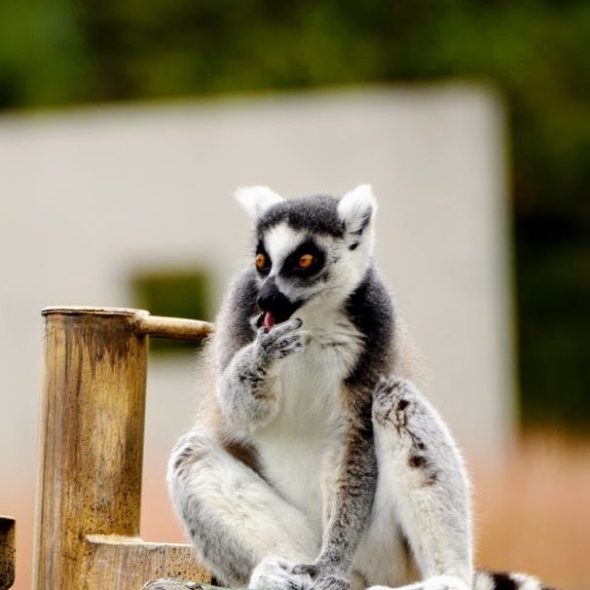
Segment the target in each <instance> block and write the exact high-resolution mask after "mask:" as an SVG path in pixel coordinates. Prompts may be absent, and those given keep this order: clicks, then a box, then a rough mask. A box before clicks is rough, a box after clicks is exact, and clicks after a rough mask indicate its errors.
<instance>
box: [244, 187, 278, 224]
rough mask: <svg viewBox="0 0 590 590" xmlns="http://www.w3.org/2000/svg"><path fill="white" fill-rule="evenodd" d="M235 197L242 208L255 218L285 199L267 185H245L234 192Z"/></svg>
mask: <svg viewBox="0 0 590 590" xmlns="http://www.w3.org/2000/svg"><path fill="white" fill-rule="evenodd" d="M234 197H235V198H236V200H237V201H238V203H239V204H240V205H241V206H242V208H243V209H244V210H245V211H246V213H248V215H249V216H250V217H252V218H253V219H257V218H258V217H260V216H261V215H262V214H263V213H264V212H265V211H266V210H267V209H270V207H272V206H273V205H276V204H277V203H282V202H283V201H284V200H285V199H283V197H281V195H277V193H275V192H274V191H271V190H270V189H269V188H268V187H267V186H244V187H240V188H239V189H238V190H236V192H235V193H234Z"/></svg>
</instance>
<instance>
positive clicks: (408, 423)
mask: <svg viewBox="0 0 590 590" xmlns="http://www.w3.org/2000/svg"><path fill="white" fill-rule="evenodd" d="M373 424H374V427H375V432H376V435H377V438H378V440H377V443H378V450H377V455H378V459H380V457H379V455H380V453H379V445H380V444H381V445H385V447H386V448H385V449H384V450H385V451H386V453H385V455H384V457H383V460H385V459H386V458H387V457H389V456H390V455H389V453H392V455H393V457H395V459H396V460H395V461H394V462H393V464H392V467H394V468H395V469H396V471H398V472H399V471H400V470H403V471H407V472H410V473H414V474H415V475H416V477H418V479H419V482H420V483H421V484H424V485H433V484H435V483H436V482H437V481H438V469H437V460H436V457H435V454H436V452H437V450H436V449H435V448H429V446H432V444H433V443H432V439H431V438H429V437H427V436H426V432H427V431H428V430H430V429H431V427H432V426H433V425H434V423H433V420H432V417H431V416H430V413H429V410H428V408H427V406H426V404H425V403H424V400H423V399H422V397H421V395H420V394H419V392H418V390H417V389H416V388H415V386H414V385H413V384H412V383H411V382H410V381H408V380H406V379H400V378H396V377H389V378H387V379H381V380H380V382H379V384H378V385H377V387H376V389H375V391H374V394H373ZM434 440H436V437H435V438H434ZM425 441H428V445H427V444H426V442H425ZM380 462H381V461H380Z"/></svg>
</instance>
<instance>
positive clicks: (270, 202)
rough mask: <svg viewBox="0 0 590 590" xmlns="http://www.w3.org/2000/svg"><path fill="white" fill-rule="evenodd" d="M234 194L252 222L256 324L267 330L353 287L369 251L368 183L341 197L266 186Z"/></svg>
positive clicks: (337, 300) (371, 208)
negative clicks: (294, 194) (290, 194)
mask: <svg viewBox="0 0 590 590" xmlns="http://www.w3.org/2000/svg"><path fill="white" fill-rule="evenodd" d="M236 196H237V198H238V200H239V201H240V202H241V203H242V205H243V206H244V207H245V208H246V210H247V211H248V212H249V213H250V214H251V215H252V216H253V217H254V219H255V221H256V247H255V251H254V253H253V256H252V262H251V263H252V265H253V266H254V267H255V269H256V274H257V276H258V294H257V305H258V307H259V308H260V315H259V317H258V325H264V326H266V327H267V328H271V327H272V326H273V325H274V324H275V323H279V322H283V321H285V320H286V319H288V318H290V317H291V316H292V315H293V313H294V312H295V311H296V310H298V309H299V308H302V307H304V306H305V307H310V306H313V305H322V303H327V304H331V305H340V304H341V303H342V302H343V301H344V300H345V299H346V298H347V297H348V295H350V294H351V293H352V292H353V291H354V289H355V288H356V287H357V286H358V285H359V283H360V282H361V280H362V278H363V277H364V275H365V273H366V271H367V269H368V266H369V263H370V258H371V255H372V249H373V235H372V234H373V219H374V214H375V211H376V201H375V198H374V197H373V194H372V192H371V189H370V187H369V186H366V185H363V186H359V187H358V188H356V189H355V190H354V191H351V192H350V193H347V194H346V195H344V197H342V198H341V199H337V198H335V197H325V196H318V197H309V198H305V199H292V200H285V199H283V198H282V197H280V196H279V195H277V194H276V193H273V192H272V191H271V190H270V189H268V188H266V187H253V188H248V189H241V190H239V191H238V193H237V194H236Z"/></svg>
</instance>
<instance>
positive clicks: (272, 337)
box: [260, 318, 303, 345]
mask: <svg viewBox="0 0 590 590" xmlns="http://www.w3.org/2000/svg"><path fill="white" fill-rule="evenodd" d="M302 325H303V321H302V320H301V318H293V319H291V320H289V321H287V322H284V323H282V324H279V325H278V326H276V327H275V328H272V329H271V330H270V331H268V330H267V329H266V328H262V330H261V332H260V338H261V341H262V343H263V345H266V344H272V343H273V342H276V341H277V340H278V339H279V338H280V337H281V336H284V335H285V334H289V333H290V332H293V330H297V329H299V328H301V326H302Z"/></svg>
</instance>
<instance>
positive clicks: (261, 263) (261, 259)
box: [256, 254, 266, 270]
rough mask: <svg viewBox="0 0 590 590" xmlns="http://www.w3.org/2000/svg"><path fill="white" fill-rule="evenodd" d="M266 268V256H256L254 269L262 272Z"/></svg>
mask: <svg viewBox="0 0 590 590" xmlns="http://www.w3.org/2000/svg"><path fill="white" fill-rule="evenodd" d="M265 266H266V256H265V255H264V254H256V268H257V269H258V270H262V269H263V268H264V267H265Z"/></svg>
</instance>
